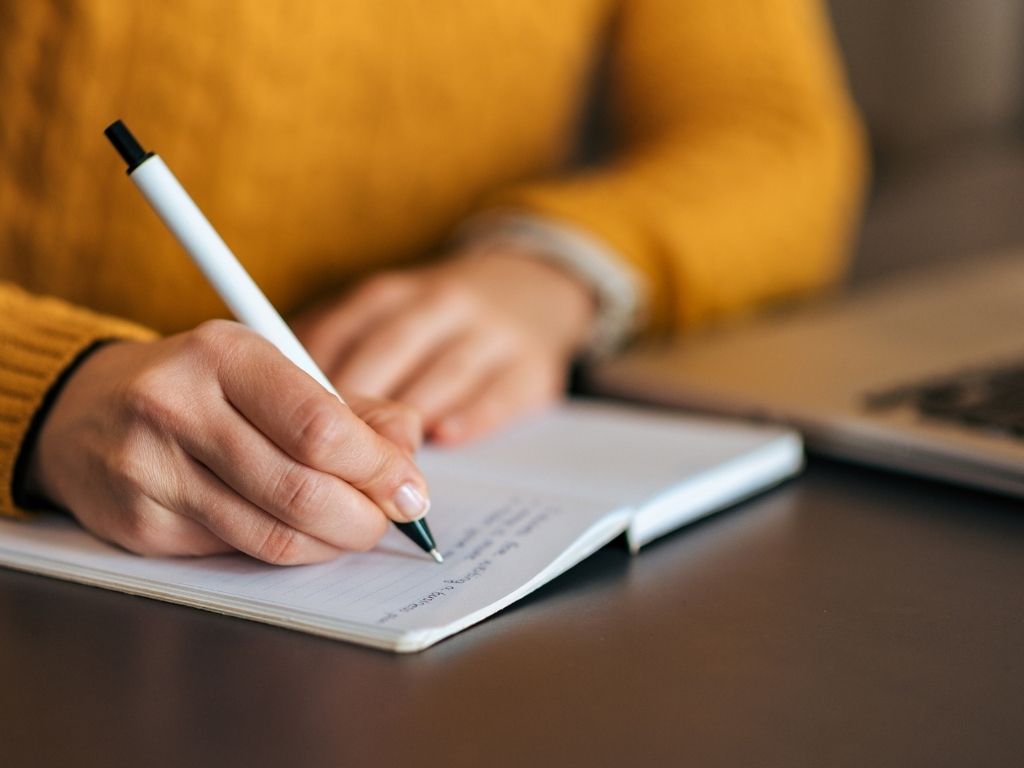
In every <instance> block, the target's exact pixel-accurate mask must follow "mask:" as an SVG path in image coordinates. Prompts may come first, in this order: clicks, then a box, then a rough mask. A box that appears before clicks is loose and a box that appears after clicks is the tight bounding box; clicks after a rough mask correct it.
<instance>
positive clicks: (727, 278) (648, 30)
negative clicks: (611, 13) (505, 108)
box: [484, 0, 866, 333]
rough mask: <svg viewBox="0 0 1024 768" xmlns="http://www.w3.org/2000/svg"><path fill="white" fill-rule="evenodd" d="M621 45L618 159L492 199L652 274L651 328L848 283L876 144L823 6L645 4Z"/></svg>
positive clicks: (769, 0)
mask: <svg viewBox="0 0 1024 768" xmlns="http://www.w3.org/2000/svg"><path fill="white" fill-rule="evenodd" d="M610 45H611V50H610V57H611V59H610V74H609V81H610V82H609V88H610V93H609V102H610V109H611V115H610V120H611V129H612V135H613V149H612V151H611V156H610V157H609V158H608V159H607V161H606V162H604V163H602V164H601V165H599V166H597V167H592V168H587V169H583V170H581V171H578V172H574V173H573V174H572V175H569V176H565V177H557V178H552V179H542V180H537V181H532V182H527V183H525V184H522V185H519V186H515V187H513V188H509V189H503V190H499V191H498V192H497V193H496V194H495V195H494V196H493V197H491V198H489V199H488V200H486V201H485V205H484V207H485V208H486V209H490V208H495V209H511V210H513V211H522V212H524V213H527V214H534V215H540V216H544V217H547V218H551V219H554V220H561V221H564V222H566V223H567V224H569V225H571V226H575V227H578V228H580V229H583V230H585V231H587V232H588V233H590V234H591V235H592V236H594V237H597V238H599V239H600V240H601V241H603V242H604V243H605V244H606V245H607V246H608V247H609V249H610V250H611V251H612V252H615V253H617V254H619V255H620V256H621V257H622V258H623V259H625V260H626V261H627V263H628V264H629V266H631V267H632V268H633V269H634V271H635V272H637V273H638V274H639V275H641V276H642V278H643V279H644V282H645V285H644V292H645V295H646V297H647V301H648V306H647V307H646V317H647V324H648V328H647V330H648V331H649V332H660V333H666V332H673V331H676V330H680V329H685V328H690V327H693V326H696V325H700V324H704V323H707V322H709V321H713V320H714V319H716V318H718V317H721V316H724V315H728V314H732V313H736V312H738V311H741V310H744V309H747V308H749V307H751V306H752V305H755V304H758V303H764V302H767V301H771V300H777V299H780V298H782V297H786V296H791V295H796V294H800V293H805V292H810V291H812V290H814V289H817V288H819V287H821V286H824V285H826V284H828V283H829V282H830V281H833V280H834V279H836V278H838V277H839V276H840V275H841V274H842V272H843V269H844V266H845V255H846V251H847V249H848V245H849V241H850V235H851V232H852V229H853V225H854V223H855V221H856V218H857V214H858V212H859V207H860V201H861V195H862V187H863V182H864V176H865V165H866V164H865V159H864V158H865V150H864V140H863V136H862V131H861V127H860V124H859V122H858V119H857V116H856V113H855V110H854V108H853V106H852V105H851V102H850V100H849V97H848V94H847V91H846V86H845V82H844V79H843V74H842V72H841V67H840V64H839V61H838V57H837V55H836V52H835V49H834V45H833V43H832V38H831V30H830V28H829V25H828V23H827V20H826V18H825V15H824V13H823V10H822V8H821V6H820V4H819V2H818V0H686V1H684V0H631V1H630V2H626V3H622V4H621V7H620V11H619V15H618V17H617V19H616V20H615V23H614V25H613V30H612V35H611V43H610Z"/></svg>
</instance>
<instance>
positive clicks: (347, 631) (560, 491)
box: [0, 402, 803, 652]
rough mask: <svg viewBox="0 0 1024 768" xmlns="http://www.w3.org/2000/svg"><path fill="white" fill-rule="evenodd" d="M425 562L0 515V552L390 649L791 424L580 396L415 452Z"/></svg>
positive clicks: (474, 609)
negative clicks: (473, 438) (151, 539)
mask: <svg viewBox="0 0 1024 768" xmlns="http://www.w3.org/2000/svg"><path fill="white" fill-rule="evenodd" d="M418 461H419V464H420V466H421V467H422V469H423V470H424V472H425V474H426V476H427V479H428V481H429V483H430V489H431V498H432V502H433V506H432V511H431V514H430V524H431V528H432V529H433V532H434V536H435V538H436V540H437V542H438V546H439V548H440V549H441V552H442V554H443V555H444V558H445V562H444V563H443V564H441V565H438V564H437V563H435V562H434V561H433V560H431V559H429V558H428V557H426V556H425V555H424V554H423V553H422V552H421V551H419V550H418V549H417V548H416V547H415V546H414V545H413V544H412V542H410V541H409V540H408V539H406V538H405V537H404V536H402V535H401V534H400V533H399V532H397V531H391V532H389V533H388V534H387V535H386V536H385V538H384V539H383V540H382V541H381V543H380V544H379V545H378V547H377V548H376V549H374V550H373V551H371V552H366V553H351V554H348V553H347V554H343V555H341V556H339V557H338V558H336V559H335V560H333V561H331V562H328V563H322V564H317V565H308V566H297V567H290V568H283V567H277V566H271V565H266V564H263V563H260V562H258V561H256V560H253V559H250V558H247V557H245V556H244V555H224V556H216V557H207V558H198V559H195V558H143V557H137V556H135V555H131V554H129V553H127V552H124V551H122V550H120V549H117V548H115V547H112V546H109V545H107V544H105V543H103V542H101V541H99V540H97V539H95V538H94V537H92V536H90V535H89V534H88V533H86V532H84V531H83V530H82V529H80V528H79V527H78V526H77V525H76V524H75V523H74V521H72V520H70V519H69V518H66V517H63V516H57V515H53V516H45V515H44V516H41V517H39V518H36V519H34V520H31V521H27V522H25V521H14V520H8V521H0V564H3V565H5V566H7V567H10V568H15V569H19V570H24V571H29V572H32V573H37V574H42V575H46V576H53V577H57V578H61V579H68V580H70V581H75V582H80V583H83V584H90V585H95V586H98V587H105V588H107V589H113V590H118V591H121V592H126V593H130V594H134V595H142V596H145V597H151V598H155V599H158V600H165V601H169V602H173V603H181V604H183V605H189V606H193V607H196V608H204V609H207V610H211V611H217V612H220V613H224V614H229V615H232V616H238V617H242V618H246V619H253V620H256V621H262V622H266V623H268V624H275V625H279V626H283V627H288V628H291V629H297V630H302V631H305V632H310V633H313V634H317V635H324V636H326V637H331V638H336V639H340V640H347V641H351V642H355V643H361V644H365V645H370V646H374V647H377V648H382V649H386V650H390V651H398V652H408V651H418V650H421V649H424V648H426V647H428V646H430V645H432V644H434V643H436V642H438V641H439V640H442V639H443V638H445V637H448V636H450V635H452V634H454V633H456V632H459V631H461V630H463V629H465V628H466V627H469V626H471V625H472V624H475V623H476V622H479V621H481V620H482V619H484V618H486V617H487V616H490V615H491V614H494V613H495V612H497V611H500V610H501V609H502V608H504V607H505V606H507V605H510V604H511V603H513V602H515V601H516V600H519V599H520V598H522V597H523V596H525V595H527V594H529V593H530V592H532V591H533V590H535V589H536V588H537V587H539V586H541V585H542V584H545V583H546V582H548V581H550V580H551V579H554V578H555V577H556V576H558V574H560V573H563V572H564V571H566V570H567V569H569V568H571V567H572V566H573V565H575V564H576V563H578V562H580V561H581V560H583V559H584V558H586V557H587V556H588V555H590V554H592V553H593V552H595V551H596V550H597V549H599V548H600V547H602V546H604V545H605V544H607V543H608V542H610V541H611V540H612V539H615V538H617V537H619V536H621V535H623V534H624V535H625V538H626V541H627V542H628V545H629V547H630V548H631V550H632V551H634V552H636V551H638V550H639V549H640V547H642V546H643V545H644V544H646V543H647V542H649V541H651V540H652V539H654V538H657V537H658V536H661V535H662V534H664V533H666V532H668V531H670V530H673V529H675V528H678V527H679V526H682V525H686V524H687V523H690V522H693V521H694V520H697V519H699V518H701V517H704V516H705V515H708V514H710V513H712V512H715V511H717V510H720V509H722V508H724V507H727V506H730V505H733V504H735V503H736V502H738V501H740V500H742V499H744V498H746V497H748V496H751V495H752V494H755V493H757V492H759V491H762V490H764V489H766V488H768V487H770V486H772V485H774V484H776V483H778V482H780V481H782V480H783V479H785V478H787V477H790V476H792V475H793V474H795V473H797V472H798V471H799V470H800V468H801V466H802V463H803V450H802V445H801V442H800V439H799V437H798V436H797V435H796V434H794V433H793V432H790V431H786V430H782V429H777V428H768V427H757V426H749V425H745V424H741V423H735V422H724V421H717V420H708V419H698V418H689V417H682V416H678V415H667V414H665V413H658V412H652V411H646V410H639V409H635V408H630V407H626V406H620V405H610V404H603V403H596V402H573V403H568V404H565V405H563V406H559V407H557V408H554V409H552V410H550V411H548V412H546V413H544V414H542V415H539V416H537V417H535V418H533V419H530V420H527V421H525V422H523V423H521V424H519V425H517V426H515V427H513V428H511V429H509V430H506V431H505V432H503V433H500V434H498V435H495V436H494V437H491V438H488V439H485V440H482V441H479V442H477V443H474V444H471V445H469V446H467V447H463V448H459V449H453V450H441V449H427V450H424V451H423V452H422V454H421V455H420V457H419V459H418Z"/></svg>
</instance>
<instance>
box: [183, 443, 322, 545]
mask: <svg viewBox="0 0 1024 768" xmlns="http://www.w3.org/2000/svg"><path fill="white" fill-rule="evenodd" d="M187 477H188V483H187V486H186V487H185V489H184V491H183V492H182V493H181V494H180V496H179V497H178V498H176V499H174V500H172V501H171V503H172V504H173V505H174V509H175V511H177V512H180V513H181V514H183V515H186V516H187V517H189V518H191V519H193V520H195V521H196V522H198V523H201V524H202V525H203V526H204V527H206V528H207V529H208V530H209V531H210V532H211V533H212V534H213V535H215V536H216V537H218V538H219V539H221V540H222V541H223V542H225V543H226V544H229V545H231V546H232V547H233V548H234V549H237V550H238V551H239V552H244V553H245V554H247V555H250V556H251V557H255V558H257V559H259V560H262V561H264V562H266V563H271V564H272V565H301V564H305V563H318V562H323V561H325V560H330V559H332V558H334V557H337V556H338V555H339V554H340V550H339V549H338V548H336V547H333V546H331V545H329V544H327V543H325V542H323V541H321V540H319V539H317V538H315V537H313V536H310V535H309V534H306V533H303V532H302V531H300V530H298V529H297V528H293V527H292V526H290V525H288V523H286V522H284V521H283V520H280V519H279V518H276V517H274V516H273V515H270V514H268V513H266V512H265V511H263V510H262V509H260V508H259V507H257V506H256V505H254V504H251V503H250V502H248V501H247V500H245V499H243V498H242V497H241V496H239V495H238V494H237V493H235V492H234V491H232V490H231V489H230V488H228V487H227V486H226V485H224V483H222V482H221V481H220V480H219V479H218V478H217V477H215V476H214V475H213V473H212V472H210V470H208V469H206V467H204V466H202V465H201V464H199V463H198V462H193V463H192V464H191V470H190V471H188V472H187Z"/></svg>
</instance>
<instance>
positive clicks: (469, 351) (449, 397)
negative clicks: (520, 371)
mask: <svg viewBox="0 0 1024 768" xmlns="http://www.w3.org/2000/svg"><path fill="white" fill-rule="evenodd" d="M513 353H514V352H513V347H512V345H511V344H509V343H507V342H506V338H505V335H503V334H500V333H496V332H491V331H488V330H484V331H482V332H481V331H480V330H476V331H472V332H470V333H467V334H465V335H463V336H462V337H460V338H458V339H457V340H455V341H454V342H452V343H451V344H450V345H449V346H448V347H447V348H446V349H444V350H443V351H442V352H441V353H440V354H439V355H436V356H434V358H433V359H432V360H431V361H430V362H428V363H427V364H426V365H425V366H424V367H423V368H422V369H421V370H420V371H419V372H418V374H417V376H416V377H415V378H414V379H413V380H412V381H411V382H409V383H408V384H407V385H406V387H405V388H404V389H402V390H400V391H399V392H397V393H396V395H395V397H396V398H398V399H399V400H401V401H402V402H403V403H406V404H408V405H410V406H412V407H413V408H415V409H416V410H417V411H419V413H420V414H421V416H422V418H423V424H424V426H425V427H426V429H427V431H428V432H430V431H432V430H433V428H434V427H435V426H436V425H437V423H438V421H439V420H440V419H441V417H442V416H444V415H445V414H447V413H449V412H451V411H453V410H457V409H458V407H459V406H460V405H461V404H463V403H464V402H466V401H467V400H468V399H469V398H470V397H471V396H472V395H473V394H474V393H475V392H476V391H477V390H478V389H479V388H480V387H481V385H482V384H483V382H485V381H490V380H491V379H492V377H493V376H494V375H495V373H496V371H497V369H498V368H499V367H501V366H502V365H503V364H505V363H507V362H509V360H508V357H509V355H510V354H513Z"/></svg>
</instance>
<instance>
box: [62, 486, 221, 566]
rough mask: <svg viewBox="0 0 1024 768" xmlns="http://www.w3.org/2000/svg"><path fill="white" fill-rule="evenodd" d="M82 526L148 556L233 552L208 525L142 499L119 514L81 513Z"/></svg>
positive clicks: (182, 555) (195, 555) (194, 555)
mask: <svg viewBox="0 0 1024 768" xmlns="http://www.w3.org/2000/svg"><path fill="white" fill-rule="evenodd" d="M78 517H79V519H80V521H81V522H82V524H83V525H84V526H85V527H86V528H88V529H89V530H90V531H92V532H93V533H94V534H96V535H97V536H99V537H100V538H101V539H104V540H105V541H109V542H111V543H112V544H116V545H118V546H120V547H123V548H124V549H127V550H128V551H129V552H134V553H135V554H137V555H145V556H152V557H156V556H175V557H200V556H203V555H217V554H224V553H226V552H231V551H233V547H232V546H231V545H230V544H226V543H225V542H224V541H222V540H221V539H219V538H218V537H217V536H215V535H214V534H213V533H212V532H211V531H210V530H209V529H208V528H206V527H205V526H204V525H202V524H200V523H197V522H196V521H195V520H191V519H189V518H188V517H182V516H181V515H178V514H176V513H174V512H173V511H171V510H170V509H167V508H166V507H164V506H163V505H161V504H158V503H156V502H154V501H153V500H151V499H139V500H138V501H137V502H136V503H135V504H134V505H133V506H131V507H129V506H127V505H126V506H125V507H124V508H122V509H121V510H119V513H118V514H114V515H111V514H110V510H109V509H106V510H103V511H102V513H101V514H91V513H90V511H89V510H81V511H80V513H79V515H78Z"/></svg>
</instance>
